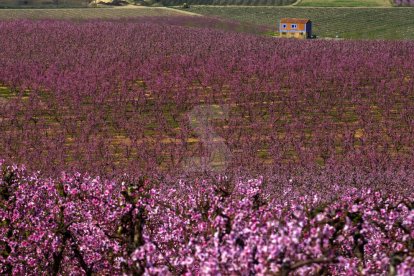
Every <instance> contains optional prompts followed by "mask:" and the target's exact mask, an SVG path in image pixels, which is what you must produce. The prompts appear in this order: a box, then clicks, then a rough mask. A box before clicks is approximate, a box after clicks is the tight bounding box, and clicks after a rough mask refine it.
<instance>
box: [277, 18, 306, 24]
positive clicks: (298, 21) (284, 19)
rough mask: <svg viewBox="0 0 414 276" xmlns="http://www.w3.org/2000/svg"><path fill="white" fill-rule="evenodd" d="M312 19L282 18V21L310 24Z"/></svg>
mask: <svg viewBox="0 0 414 276" xmlns="http://www.w3.org/2000/svg"><path fill="white" fill-rule="evenodd" d="M309 21H310V19H307V18H282V19H280V22H281V23H304V24H306V23H308V22H309Z"/></svg>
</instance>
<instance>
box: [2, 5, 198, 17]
mask: <svg viewBox="0 0 414 276" xmlns="http://www.w3.org/2000/svg"><path fill="white" fill-rule="evenodd" d="M178 15H192V16H201V15H200V14H195V13H192V12H188V11H181V10H178V9H171V8H166V7H140V6H126V7H113V8H112V7H108V8H106V7H105V8H76V9H75V8H68V9H66V8H62V9H0V20H13V19H83V20H88V19H101V18H102V19H111V18H131V17H141V16H178Z"/></svg>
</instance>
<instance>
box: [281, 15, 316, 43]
mask: <svg viewBox="0 0 414 276" xmlns="http://www.w3.org/2000/svg"><path fill="white" fill-rule="evenodd" d="M279 33H280V37H294V38H301V39H306V38H312V21H310V20H309V19H303V18H282V19H281V20H280V23H279Z"/></svg>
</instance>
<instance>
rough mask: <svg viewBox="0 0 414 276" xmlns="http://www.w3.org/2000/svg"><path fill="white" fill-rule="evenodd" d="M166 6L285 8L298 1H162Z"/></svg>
mask: <svg viewBox="0 0 414 276" xmlns="http://www.w3.org/2000/svg"><path fill="white" fill-rule="evenodd" d="M161 2H162V4H163V5H165V6H179V5H182V4H184V3H187V4H189V5H219V6H227V5H230V6H236V5H238V6H285V5H291V4H293V3H295V2H296V0H161Z"/></svg>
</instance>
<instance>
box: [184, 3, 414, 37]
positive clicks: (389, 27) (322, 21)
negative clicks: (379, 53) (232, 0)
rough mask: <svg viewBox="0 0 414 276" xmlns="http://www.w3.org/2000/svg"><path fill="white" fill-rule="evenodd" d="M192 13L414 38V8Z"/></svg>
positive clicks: (328, 32) (319, 31)
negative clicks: (306, 22)
mask: <svg viewBox="0 0 414 276" xmlns="http://www.w3.org/2000/svg"><path fill="white" fill-rule="evenodd" d="M189 11H191V12H195V13H199V14H203V15H208V16H217V17H221V18H226V19H232V20H237V21H243V22H250V23H254V24H257V25H266V26H269V27H270V28H272V29H273V30H274V31H277V26H278V22H279V20H280V18H283V17H299V18H310V19H311V20H312V22H313V33H314V34H316V35H317V36H318V37H336V35H338V36H339V37H340V38H350V39H414V31H413V30H414V20H413V18H414V9H411V8H380V9H379V8H357V9H356V8H299V7H284V8H282V7H206V6H194V7H191V8H190V9H189Z"/></svg>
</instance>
